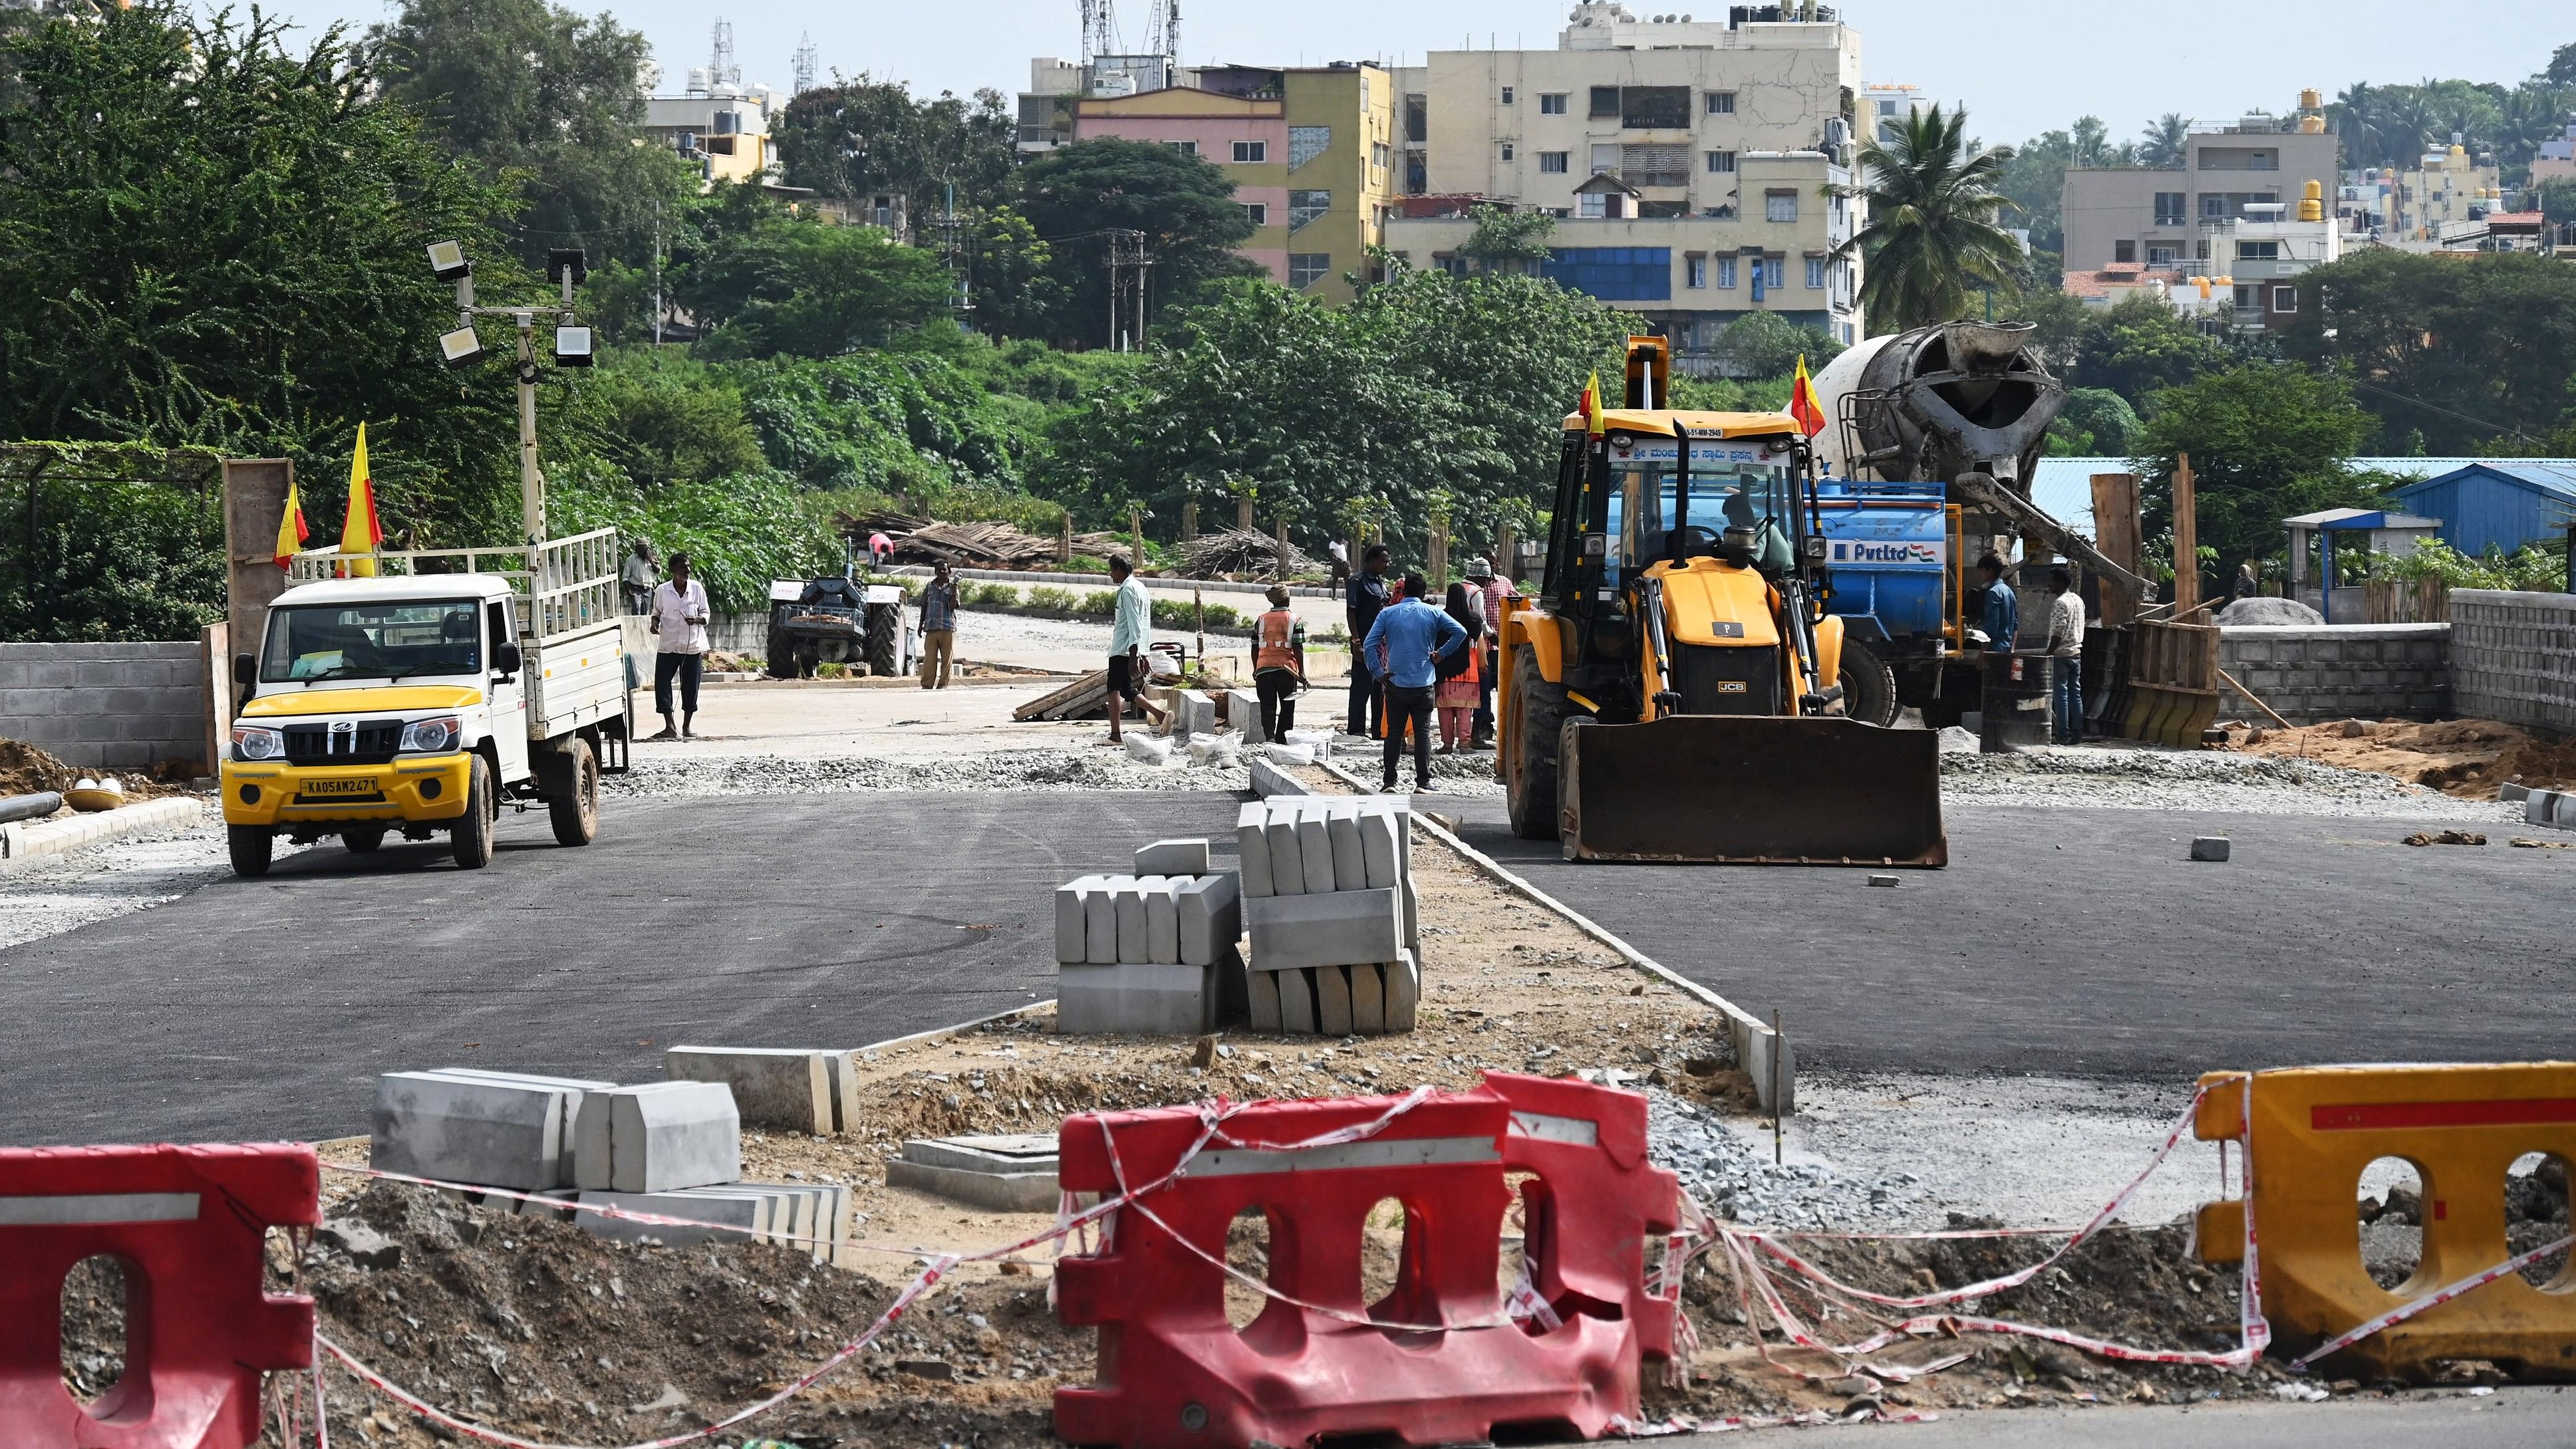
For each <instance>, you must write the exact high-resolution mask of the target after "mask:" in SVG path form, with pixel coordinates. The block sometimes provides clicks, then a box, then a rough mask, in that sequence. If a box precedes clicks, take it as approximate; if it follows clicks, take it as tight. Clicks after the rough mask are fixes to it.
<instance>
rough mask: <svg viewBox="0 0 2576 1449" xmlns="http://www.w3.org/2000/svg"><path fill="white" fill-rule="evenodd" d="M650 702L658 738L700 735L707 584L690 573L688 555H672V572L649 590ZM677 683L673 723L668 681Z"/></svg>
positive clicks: (673, 738) (704, 665) (684, 738)
mask: <svg viewBox="0 0 2576 1449" xmlns="http://www.w3.org/2000/svg"><path fill="white" fill-rule="evenodd" d="M652 628H653V634H654V637H655V649H654V653H653V707H654V708H655V709H657V710H659V711H661V714H662V732H661V733H660V734H658V735H654V736H652V737H651V738H653V739H657V740H693V739H696V738H697V737H698V680H699V677H700V675H701V673H702V671H703V670H704V669H705V667H706V654H707V588H706V585H704V584H701V583H699V582H698V581H697V580H695V579H693V578H690V577H689V556H688V555H687V554H685V553H675V554H673V555H671V577H670V578H669V579H668V580H667V581H665V582H664V583H663V584H662V585H661V586H660V587H658V588H656V589H654V590H653V624H652ZM674 680H677V681H678V682H679V685H680V710H681V720H680V724H679V726H678V728H676V729H675V728H673V727H672V724H671V684H672V681H674Z"/></svg>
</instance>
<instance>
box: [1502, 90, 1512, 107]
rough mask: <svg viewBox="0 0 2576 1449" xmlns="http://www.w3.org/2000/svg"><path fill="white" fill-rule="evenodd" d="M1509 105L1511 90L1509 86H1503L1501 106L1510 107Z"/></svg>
mask: <svg viewBox="0 0 2576 1449" xmlns="http://www.w3.org/2000/svg"><path fill="white" fill-rule="evenodd" d="M1511 103H1512V88H1511V87H1510V86H1505V87H1503V104H1504V105H1507V106H1508V105H1510V104H1511Z"/></svg>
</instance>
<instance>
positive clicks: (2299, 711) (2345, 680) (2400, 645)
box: [2218, 624, 2453, 725]
mask: <svg viewBox="0 0 2576 1449" xmlns="http://www.w3.org/2000/svg"><path fill="white" fill-rule="evenodd" d="M2450 634H2451V626H2450V625H2448V624H2335V625H2322V624H2312V625H2286V626H2274V625H2259V626H2255V625H2249V626H2239V627H2222V628H2221V629H2220V630H2219V631H2218V667H2219V668H2221V669H2224V670H2226V671H2227V672H2228V673H2229V674H2231V675H2234V676H2235V677H2236V678H2237V679H2238V680H2239V681H2240V682H2242V683H2243V684H2244V686H2245V687H2246V688H2247V689H2250V690H2252V691H2254V693H2255V694H2257V695H2259V696H2261V697H2262V700H2263V703H2264V704H2268V705H2270V706H2271V707H2272V708H2273V709H2274V710H2275V711H2277V712H2278V713H2279V714H2280V715H2281V716H2282V717H2283V718H2285V719H2287V720H2289V721H2290V723H2292V724H2301V725H2305V724H2319V723H2322V722H2324V721H2326V720H2335V719H2413V720H2432V719H2441V718H2444V717H2446V716H2448V715H2450V714H2451V713H2452V712H2453V704H2452V689H2451V640H2450ZM2218 712H2219V715H2220V717H2221V718H2242V719H2247V720H2253V721H2256V722H2261V721H2263V720H2264V718H2265V716H2264V714H2263V711H2262V710H2261V709H2260V708H2258V707H2257V706H2256V705H2254V704H2253V703H2252V702H2250V701H2248V700H2247V699H2246V698H2245V697H2244V696H2243V695H2241V694H2239V693H2237V692H2236V691H2235V690H2233V689H2231V688H2229V687H2227V685H2226V684H2225V683H2224V682H2222V683H2221V684H2220V685H2219V691H2218Z"/></svg>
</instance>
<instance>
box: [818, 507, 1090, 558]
mask: <svg viewBox="0 0 2576 1449" xmlns="http://www.w3.org/2000/svg"><path fill="white" fill-rule="evenodd" d="M834 522H835V523H836V524H837V525H838V526H839V528H840V530H841V532H843V533H844V534H847V535H849V536H850V537H852V538H854V539H856V540H858V542H859V543H860V545H861V546H862V547H864V546H865V545H866V543H867V540H868V535H869V534H871V533H883V534H884V535H885V536H886V537H887V538H888V539H890V540H892V541H893V543H894V557H895V562H897V563H917V564H927V563H940V562H945V563H947V564H948V566H949V567H951V568H961V569H1045V568H1050V567H1052V566H1054V565H1055V564H1057V563H1058V562H1059V560H1058V558H1057V550H1058V548H1059V547H1061V544H1060V542H1059V540H1056V539H1053V538H1039V537H1038V536H1037V535H1035V534H1031V533H1023V532H1021V531H1020V530H1019V529H1017V528H1014V527H1012V526H1011V525H1010V524H1007V523H998V522H991V521H987V522H983V523H941V522H939V521H937V520H935V519H928V518H913V517H909V516H907V515H905V514H901V513H892V512H876V513H869V514H865V515H857V514H849V513H844V514H842V515H840V516H839V517H838V518H837V519H835V520H834ZM1129 546H1130V541H1129V540H1128V539H1126V537H1125V536H1124V535H1121V534H1115V533H1079V534H1075V535H1074V538H1073V551H1074V552H1075V553H1078V554H1089V555H1091V556H1093V557H1095V558H1097V557H1102V556H1105V555H1107V554H1108V553H1110V552H1112V551H1119V552H1124V551H1125V550H1126V548H1127V547H1129Z"/></svg>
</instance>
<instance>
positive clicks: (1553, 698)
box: [1499, 644, 1566, 840]
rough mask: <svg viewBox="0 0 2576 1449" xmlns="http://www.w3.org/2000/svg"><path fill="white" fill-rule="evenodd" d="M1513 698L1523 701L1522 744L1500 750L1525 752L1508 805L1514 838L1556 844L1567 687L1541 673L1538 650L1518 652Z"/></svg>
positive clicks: (1525, 646) (1502, 743) (1515, 742)
mask: <svg viewBox="0 0 2576 1449" xmlns="http://www.w3.org/2000/svg"><path fill="white" fill-rule="evenodd" d="M1512 697H1513V698H1514V699H1517V700H1519V701H1520V716H1521V719H1520V738H1518V739H1515V740H1503V741H1500V742H1499V744H1500V747H1501V748H1504V749H1514V750H1518V751H1520V757H1519V764H1518V767H1517V768H1515V769H1514V770H1513V771H1512V772H1511V791H1510V797H1509V799H1508V801H1507V802H1506V803H1507V804H1508V806H1509V813H1510V815H1511V820H1512V833H1513V834H1514V835H1517V836H1519V837H1520V838H1521V839H1523V840H1554V839H1555V838H1556V743H1557V735H1558V733H1559V732H1560V731H1561V730H1562V729H1563V728H1564V726H1565V703H1566V701H1565V687H1564V686H1563V685H1559V684H1550V683H1548V681H1547V676H1546V675H1544V674H1541V673H1540V672H1539V668H1538V650H1537V648H1536V647H1535V646H1532V645H1528V644H1522V645H1519V646H1517V647H1516V648H1514V649H1513V650H1512Z"/></svg>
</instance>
